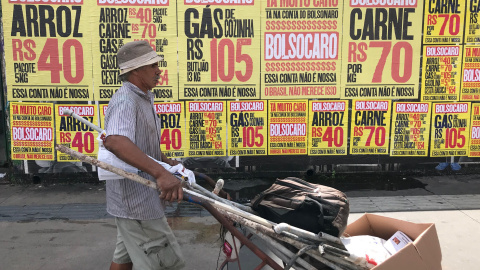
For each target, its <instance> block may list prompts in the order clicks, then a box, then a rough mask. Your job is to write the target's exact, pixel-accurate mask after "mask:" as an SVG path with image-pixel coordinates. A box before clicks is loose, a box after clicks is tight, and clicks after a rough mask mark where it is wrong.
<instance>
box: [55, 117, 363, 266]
mask: <svg viewBox="0 0 480 270" xmlns="http://www.w3.org/2000/svg"><path fill="white" fill-rule="evenodd" d="M65 114H68V115H70V116H72V117H74V118H76V119H77V120H79V121H81V122H82V123H84V124H87V125H89V126H90V127H92V128H93V129H95V130H97V131H98V132H99V133H100V134H104V131H103V130H102V129H100V128H99V127H97V126H96V125H94V124H92V123H90V122H89V121H87V120H86V119H84V118H82V117H81V116H78V115H76V114H74V113H73V112H72V111H66V112H65ZM55 148H56V150H58V151H60V152H62V153H65V154H68V155H70V156H72V157H74V158H76V159H79V160H80V161H82V162H87V163H90V164H92V165H94V166H97V167H100V168H102V169H104V170H107V171H110V172H113V173H115V174H118V175H120V176H122V177H125V178H128V179H130V180H133V181H136V182H138V183H140V184H143V185H146V186H148V187H151V188H154V189H157V190H158V188H157V185H156V183H154V182H152V181H149V180H147V179H145V178H142V177H140V176H139V175H138V174H134V173H130V172H126V171H124V170H121V169H119V168H116V167H113V166H112V165H110V164H107V163H104V162H102V161H99V160H97V159H94V158H91V157H88V156H86V155H84V154H82V153H79V152H77V151H74V150H72V149H70V148H67V147H65V146H64V145H60V144H59V145H56V147H55ZM195 176H196V177H198V178H201V179H203V180H206V182H207V183H209V184H210V185H212V186H213V184H214V183H215V181H213V180H212V179H211V178H209V177H208V176H206V175H204V174H200V173H196V174H195ZM177 178H178V179H179V180H180V181H182V185H183V193H184V198H183V200H184V201H187V202H190V203H194V204H198V205H200V206H202V207H203V208H205V209H206V210H207V211H208V212H209V213H210V214H211V215H212V216H213V217H214V218H215V219H216V220H217V221H218V222H219V223H220V224H221V225H222V226H223V227H224V228H226V229H227V230H228V231H229V232H230V233H231V234H232V235H233V237H234V239H235V238H236V239H238V241H239V242H240V243H241V244H240V246H237V244H236V241H235V240H234V241H233V251H232V252H235V254H236V255H237V256H236V259H234V260H229V259H228V258H227V260H226V262H224V263H223V264H222V265H225V264H226V263H227V262H229V261H234V262H236V263H238V265H239V268H240V269H241V264H240V259H241V258H239V257H238V254H239V249H240V247H241V246H246V247H247V248H248V249H250V250H251V252H253V254H255V255H256V256H257V257H258V258H260V260H261V263H260V264H259V265H258V266H256V267H255V268H254V269H264V267H265V266H269V267H271V268H272V269H275V270H280V269H298V270H303V269H307V270H313V269H318V265H321V266H322V267H323V266H325V267H328V268H330V269H334V270H339V269H349V270H364V269H368V267H367V262H366V261H365V259H364V258H360V257H356V256H354V255H352V254H349V252H348V251H347V250H346V249H345V247H344V246H343V244H342V242H341V240H340V239H339V238H337V237H334V236H331V235H328V234H325V233H322V232H320V233H318V234H315V233H312V232H309V231H306V230H303V229H300V228H297V227H293V226H290V225H288V224H286V223H280V224H276V223H274V222H271V221H269V220H267V219H264V218H262V217H259V216H257V215H256V214H255V212H254V211H253V210H252V209H251V208H250V207H248V206H245V205H242V204H238V203H235V202H233V201H230V200H227V199H225V198H222V197H220V196H217V195H216V194H215V193H213V192H210V191H208V190H207V189H205V188H203V187H201V186H199V185H198V184H196V183H193V184H189V183H188V182H186V181H185V180H184V179H182V178H180V177H178V176H177ZM110 181H112V180H110ZM221 187H222V186H221V185H219V183H217V187H216V189H217V190H218V189H220V190H221ZM220 195H223V196H224V197H226V193H224V192H223V193H220ZM234 224H240V225H241V226H243V227H244V228H246V229H247V231H248V232H249V236H251V235H256V236H257V237H258V238H260V239H262V240H263V241H264V244H265V245H266V246H267V247H268V249H269V250H270V251H271V252H272V253H273V254H274V255H275V256H276V257H278V258H279V259H280V260H281V261H282V262H283V263H282V264H283V266H280V265H279V263H277V262H276V261H275V260H274V258H272V257H270V256H268V255H267V254H266V253H265V252H263V251H262V250H261V249H260V248H259V247H258V246H256V245H255V244H254V243H253V242H252V241H251V240H250V239H249V236H245V235H244V234H243V233H242V232H241V231H240V230H238V229H237V227H236V226H235V225H234ZM292 250H293V251H292ZM267 268H268V267H267ZM267 268H265V269H267ZM322 269H324V268H322Z"/></svg>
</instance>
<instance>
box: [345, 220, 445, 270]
mask: <svg viewBox="0 0 480 270" xmlns="http://www.w3.org/2000/svg"><path fill="white" fill-rule="evenodd" d="M397 231H402V232H404V233H405V234H406V235H407V236H408V237H410V239H412V240H413V242H411V243H408V244H407V245H406V246H405V247H404V248H403V249H401V250H400V251H398V252H397V253H396V254H394V255H393V256H392V257H390V258H388V259H387V260H386V261H384V262H383V263H381V264H380V265H378V266H376V267H374V268H372V269H375V270H406V269H408V270H441V269H442V265H441V262H442V251H441V250H440V242H439V241H438V235H437V230H436V229H435V224H433V223H412V222H407V221H403V220H398V219H394V218H389V217H383V216H379V215H374V214H364V215H363V216H361V217H360V218H359V219H358V220H356V221H355V222H353V223H351V224H349V225H348V226H347V229H346V230H345V233H344V236H345V237H348V236H356V235H372V236H376V237H380V238H383V239H389V238H390V237H391V236H392V235H393V234H395V232H397Z"/></svg>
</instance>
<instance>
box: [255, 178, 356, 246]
mask: <svg viewBox="0 0 480 270" xmlns="http://www.w3.org/2000/svg"><path fill="white" fill-rule="evenodd" d="M252 209H253V210H255V211H256V212H258V214H259V215H260V216H261V217H263V218H266V219H268V220H270V221H273V222H275V223H282V222H284V223H287V224H290V225H292V226H295V227H298V228H301V229H304V230H307V231H310V232H313V233H319V232H324V233H327V234H330V235H333V236H335V237H339V236H341V235H342V234H343V232H344V231H345V228H346V227H347V221H348V215H349V213H350V207H349V203H348V200H347V196H346V195H345V194H344V193H343V192H341V191H339V190H336V189H334V188H331V187H328V186H323V185H317V184H312V183H309V182H307V181H304V180H302V179H299V178H296V177H287V178H286V179H277V180H276V181H275V183H274V184H273V185H272V186H271V187H270V188H268V189H267V190H265V191H264V192H262V193H260V194H258V195H257V196H255V198H254V199H253V200H252Z"/></svg>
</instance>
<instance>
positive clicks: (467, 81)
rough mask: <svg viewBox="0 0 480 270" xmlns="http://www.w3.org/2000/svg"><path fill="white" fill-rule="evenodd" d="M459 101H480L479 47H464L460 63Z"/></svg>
mask: <svg viewBox="0 0 480 270" xmlns="http://www.w3.org/2000/svg"><path fill="white" fill-rule="evenodd" d="M461 82H462V93H461V94H460V99H461V100H465V101H467V100H471V101H479V100H480V46H479V45H465V50H464V51H463V63H462V77H461Z"/></svg>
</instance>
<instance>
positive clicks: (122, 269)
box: [110, 262, 133, 270]
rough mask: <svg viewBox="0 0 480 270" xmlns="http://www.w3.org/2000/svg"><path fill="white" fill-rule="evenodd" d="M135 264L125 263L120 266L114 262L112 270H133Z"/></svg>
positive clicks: (111, 266)
mask: <svg viewBox="0 0 480 270" xmlns="http://www.w3.org/2000/svg"><path fill="white" fill-rule="evenodd" d="M132 267H133V263H124V264H118V263H114V262H112V264H111V265H110V270H132Z"/></svg>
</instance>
